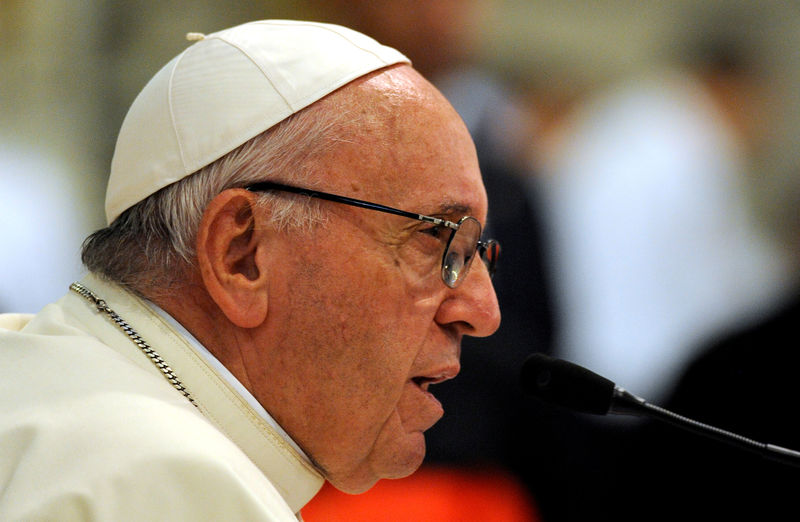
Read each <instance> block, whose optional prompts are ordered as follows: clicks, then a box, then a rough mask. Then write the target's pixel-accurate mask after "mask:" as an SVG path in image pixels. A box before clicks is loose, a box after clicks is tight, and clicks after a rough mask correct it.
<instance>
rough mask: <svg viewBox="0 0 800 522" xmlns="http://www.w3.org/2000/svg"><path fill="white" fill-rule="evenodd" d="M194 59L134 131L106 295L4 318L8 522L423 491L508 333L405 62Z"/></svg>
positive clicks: (119, 151) (4, 510)
mask: <svg viewBox="0 0 800 522" xmlns="http://www.w3.org/2000/svg"><path fill="white" fill-rule="evenodd" d="M193 38H194V39H196V40H198V41H197V42H196V43H195V44H193V45H192V46H190V47H189V48H188V49H187V50H186V51H185V52H184V53H182V54H181V55H179V56H178V57H176V58H175V59H174V60H173V61H171V62H170V63H169V64H167V65H166V66H165V67H164V68H163V69H162V70H161V71H160V72H159V73H158V74H156V76H155V77H154V78H153V79H152V80H151V81H150V82H149V83H148V85H147V86H146V87H145V88H144V90H143V91H142V92H141V93H140V95H139V96H138V97H137V99H136V101H134V103H133V105H132V107H131V109H130V111H129V113H128V115H127V116H126V118H125V121H124V123H123V125H122V129H121V131H120V136H119V139H118V142H117V147H116V150H115V154H114V159H113V161H112V166H111V177H110V180H109V185H108V192H107V198H106V212H107V217H108V222H109V226H108V227H107V228H104V229H102V230H100V231H98V232H96V233H94V234H93V235H92V236H90V237H89V238H88V239H87V241H86V242H85V243H84V250H83V260H84V263H85V264H86V266H87V268H88V269H89V271H90V273H89V275H88V276H87V277H86V278H85V279H84V280H83V281H81V282H79V283H74V284H73V285H72V286H71V287H70V288H71V291H70V292H68V293H67V295H66V296H65V297H63V298H62V299H61V300H60V301H58V302H57V303H55V304H52V305H49V306H47V307H45V308H44V309H43V310H42V311H41V312H40V313H39V314H38V315H36V316H35V317H33V318H31V317H23V316H5V317H2V319H0V321H2V323H1V324H3V326H4V327H5V330H0V332H2V333H0V372H1V375H2V378H0V491H1V492H2V493H0V519H3V520H17V519H25V520H28V519H37V520H39V519H58V520H72V519H103V520H126V519H134V520H154V519H159V520H164V519H173V520H174V519H179V520H183V519H186V520H189V519H191V520H200V519H203V520H295V516H296V514H297V513H298V512H299V511H300V508H301V507H302V506H303V505H304V504H305V503H306V502H307V501H308V500H309V499H310V498H311V497H313V496H314V494H315V493H316V492H317V490H318V489H319V488H320V486H321V485H322V483H323V480H328V481H330V482H331V483H332V484H333V485H334V486H336V487H337V488H339V489H341V490H343V491H347V492H352V493H356V492H361V491H364V490H366V489H368V488H369V487H371V486H372V485H373V484H374V483H375V482H376V481H377V480H378V479H380V478H384V477H387V478H391V477H403V476H406V475H408V474H410V473H412V472H413V471H414V470H415V469H416V468H417V467H418V466H419V465H420V463H421V461H422V459H423V456H424V453H425V441H424V436H423V432H424V431H425V430H426V429H428V428H429V427H431V425H433V424H434V423H435V422H436V421H437V420H438V419H439V418H440V417H441V415H442V413H443V412H442V409H441V406H440V405H439V403H438V402H437V401H436V399H435V398H434V397H433V395H432V394H431V393H430V391H429V386H430V385H431V384H434V383H437V382H440V381H442V380H445V379H449V378H452V377H454V376H455V375H456V374H457V373H458V370H459V349H460V348H459V346H460V341H461V338H462V337H463V336H464V335H472V336H486V335H489V334H491V333H492V332H493V331H494V330H496V329H497V327H498V325H499V320H500V315H499V310H498V306H497V301H496V297H495V294H494V290H493V288H492V284H491V281H490V274H491V271H492V269H493V268H494V263H495V260H496V257H497V254H498V252H499V247H498V246H497V244H496V243H495V242H493V241H483V240H481V239H480V235H481V224H482V223H483V221H484V220H485V216H486V212H487V208H486V207H487V203H486V194H485V191H484V188H483V185H482V182H481V176H480V172H479V170H478V167H477V161H476V158H475V152H474V148H473V146H472V142H471V140H470V137H469V135H468V133H467V131H466V129H465V128H464V125H463V124H462V122H461V121H460V119H459V118H458V116H457V115H456V113H455V112H454V111H453V109H452V108H451V107H450V106H449V104H448V103H447V102H446V101H445V100H444V99H443V97H442V96H441V95H440V94H439V93H438V92H437V91H436V90H435V89H434V88H433V87H432V86H431V85H430V84H429V83H428V82H427V81H425V80H424V79H423V78H422V77H421V76H420V75H419V74H418V73H416V72H415V71H414V69H412V68H411V67H410V65H409V64H408V62H407V60H406V59H405V58H404V57H403V56H402V55H401V54H400V53H398V52H397V51H395V50H393V49H390V48H387V47H384V46H381V45H379V44H378V43H376V42H375V41H373V40H371V39H369V38H367V37H365V36H364V35H361V34H359V33H356V32H353V31H350V30H347V29H345V28H342V27H338V26H331V25H324V24H314V23H305V22H289V21H262V22H253V23H250V24H245V25H242V26H239V27H235V28H232V29H228V30H225V31H221V32H219V33H214V34H211V35H208V36H203V35H193ZM400 209H402V210H400ZM476 256H478V257H480V258H481V260H482V261H483V262H476V263H473V262H472V261H473V259H474V257H476Z"/></svg>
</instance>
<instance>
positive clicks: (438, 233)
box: [419, 225, 447, 239]
mask: <svg viewBox="0 0 800 522" xmlns="http://www.w3.org/2000/svg"><path fill="white" fill-rule="evenodd" d="M446 228H447V227H443V226H441V225H434V226H432V227H427V228H422V229H420V230H419V231H420V232H422V233H423V234H427V235H429V236H431V237H435V238H436V239H443V238H444V237H445V234H447V231H446V230H445V229H446Z"/></svg>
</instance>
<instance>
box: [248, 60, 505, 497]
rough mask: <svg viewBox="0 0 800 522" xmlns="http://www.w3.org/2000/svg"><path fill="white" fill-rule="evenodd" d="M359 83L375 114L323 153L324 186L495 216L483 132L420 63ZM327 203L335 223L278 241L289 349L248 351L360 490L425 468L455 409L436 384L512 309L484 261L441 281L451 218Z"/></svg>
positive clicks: (273, 400)
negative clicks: (440, 225) (421, 71)
mask: <svg viewBox="0 0 800 522" xmlns="http://www.w3.org/2000/svg"><path fill="white" fill-rule="evenodd" d="M348 88H352V89H353V90H354V92H355V93H356V94H357V97H356V99H357V100H359V107H357V110H359V111H360V110H362V108H363V110H364V111H367V114H368V115H367V116H366V117H365V118H364V119H363V121H361V120H359V121H361V124H360V126H359V132H358V133H354V135H353V136H352V137H351V138H348V139H347V140H345V143H344V144H343V145H341V146H340V147H338V148H337V149H336V151H335V152H334V153H333V154H332V155H331V157H329V158H327V159H326V160H325V161H323V162H321V167H320V168H324V169H325V170H326V172H325V173H324V179H325V182H324V183H325V185H324V186H317V187H315V188H318V189H320V190H324V191H327V192H333V193H337V194H341V195H345V196H351V197H355V198H359V199H365V200H368V201H372V202H375V203H382V204H386V205H390V206H393V207H397V208H401V209H403V210H408V211H411V212H415V213H416V212H419V213H421V214H426V215H432V216H437V217H443V218H446V219H448V220H451V221H456V222H457V221H458V219H460V218H461V217H463V216H465V215H472V216H474V217H476V218H477V219H478V220H479V221H480V222H481V223H483V224H485V219H486V211H487V208H486V207H487V203H486V195H485V191H484V188H483V184H482V181H481V177H480V172H479V170H478V165H477V160H476V157H475V151H474V147H473V145H472V141H471V140H470V138H469V134H468V132H467V130H466V129H465V128H464V125H463V123H462V122H461V120H460V118H459V117H458V116H457V114H456V113H455V112H454V111H453V109H452V108H451V107H450V106H449V104H447V103H446V102H445V101H444V99H443V98H441V96H440V95H439V94H438V92H436V91H435V90H434V89H433V88H432V87H431V86H430V85H429V84H428V83H427V82H425V80H423V79H422V78H421V77H420V76H419V75H417V73H415V72H414V71H413V70H412V69H411V68H410V67H398V68H393V69H390V70H388V71H386V72H383V73H381V74H378V75H375V76H371V77H369V79H367V80H364V81H361V82H358V83H357V84H356V85H351V86H348ZM389 104H391V107H388V105H389ZM375 107H377V108H375ZM321 204H322V205H323V211H324V212H325V213H326V215H327V216H328V221H327V223H326V224H325V225H324V226H321V227H318V228H316V229H315V230H313V231H312V232H310V233H308V234H302V235H296V236H291V235H289V236H287V237H286V239H285V241H284V242H282V244H281V245H276V246H275V248H277V249H279V250H281V251H282V250H284V249H285V255H283V254H281V255H282V256H283V259H286V265H285V266H284V267H283V268H285V271H282V273H281V277H280V278H278V277H277V276H276V278H275V279H274V282H271V284H270V304H269V306H270V310H269V314H268V319H267V330H268V331H269V335H270V337H271V339H270V342H271V344H272V345H273V346H274V347H275V350H277V352H275V353H276V354H277V356H276V357H273V358H271V359H270V363H269V365H267V364H265V363H264V362H263V361H256V360H253V361H248V362H247V364H248V368H249V369H248V374H249V378H250V382H251V383H252V385H253V387H254V388H255V389H254V394H255V395H256V397H257V398H258V399H259V400H260V401H261V402H262V404H264V405H265V407H266V408H267V409H268V410H269V411H270V413H271V414H272V415H273V416H275V418H276V419H277V420H278V422H279V423H280V424H281V425H282V426H283V427H284V428H285V429H286V430H287V431H288V432H289V433H290V435H291V436H292V437H293V438H294V439H295V440H296V441H297V442H298V443H299V444H300V445H301V446H302V447H303V449H304V450H305V451H306V452H307V453H308V454H309V455H310V457H311V458H312V459H313V460H314V461H315V463H316V464H317V465H319V466H320V467H321V468H322V469H323V471H324V472H325V473H326V477H327V478H328V479H329V480H330V481H331V482H332V483H333V484H334V485H335V486H337V487H339V488H340V489H343V490H345V491H350V492H360V491H363V490H365V489H367V488H369V487H370V486H371V485H372V484H374V482H375V481H376V480H377V479H379V478H384V477H386V478H388V477H393V478H396V477H402V476H406V475H408V474H410V473H412V472H413V471H414V470H416V469H417V467H419V465H420V464H421V462H422V459H423V457H424V454H425V440H424V436H423V432H424V431H425V430H427V429H428V428H430V427H431V426H432V425H433V424H434V423H435V422H436V421H437V420H439V418H440V417H441V416H442V414H443V411H442V407H441V405H440V404H439V402H438V401H437V400H436V399H435V398H434V397H433V395H431V393H430V392H429V390H428V386H429V385H430V384H432V383H436V382H439V381H441V380H444V379H448V378H452V377H454V376H455V375H456V374H457V373H458V370H459V352H460V342H461V338H462V336H463V335H476V336H486V335H489V334H491V333H493V332H494V331H495V330H496V329H497V327H498V325H499V321H500V313H499V309H498V306H497V299H496V297H495V294H494V290H493V288H492V286H491V282H490V280H489V275H488V273H487V271H486V268H485V267H484V266H483V264H482V263H481V262H480V261H479V260H478V261H476V262H475V263H473V265H472V268H471V270H470V273H469V274H468V275H467V277H466V279H465V280H464V282H463V283H462V284H461V285H460V286H458V287H457V288H455V289H451V288H448V287H447V286H445V284H444V283H443V282H442V279H441V276H440V269H441V261H442V255H443V253H444V248H445V242H446V239H447V237H449V230H448V229H436V227H433V226H432V225H430V224H426V223H422V222H418V221H415V220H412V219H408V218H404V217H400V216H393V215H388V214H383V213H380V212H375V211H372V210H368V209H362V208H354V207H350V206H346V205H341V204H336V203H331V202H323V203H321ZM276 345H277V346H276ZM259 363H260V364H259ZM266 366H269V367H266ZM256 368H258V370H254V371H252V373H251V370H252V369H256Z"/></svg>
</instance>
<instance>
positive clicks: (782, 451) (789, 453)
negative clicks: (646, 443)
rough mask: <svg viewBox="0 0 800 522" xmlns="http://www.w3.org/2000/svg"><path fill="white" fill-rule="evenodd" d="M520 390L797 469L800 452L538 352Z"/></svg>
mask: <svg viewBox="0 0 800 522" xmlns="http://www.w3.org/2000/svg"><path fill="white" fill-rule="evenodd" d="M520 381H521V383H522V389H523V390H524V391H525V392H526V393H528V394H530V395H533V396H534V397H538V398H539V399H542V400H544V401H545V402H549V403H551V404H556V405H558V406H562V407H565V408H568V409H570V410H575V411H580V412H583V413H593V414H595V415H606V414H609V413H614V414H623V415H637V416H648V417H652V418H655V419H658V420H660V421H663V422H666V423H669V424H672V425H673V426H677V427H679V428H683V429H686V430H689V431H692V432H694V433H697V434H700V435H704V436H707V437H711V438H713V439H716V440H718V441H721V442H725V443H728V444H732V445H734V446H736V447H739V448H742V449H745V450H748V451H752V452H755V453H758V454H759V455H761V456H762V457H766V458H769V459H772V460H776V461H778V462H783V463H785V464H791V465H793V466H800V452H797V451H794V450H791V449H787V448H783V447H781V446H775V445H774V444H765V443H763V442H758V441H755V440H752V439H748V438H747V437H743V436H741V435H738V434H736V433H732V432H730V431H725V430H722V429H719V428H715V427H714V426H709V425H708V424H703V423H702V422H698V421H695V420H692V419H689V418H687V417H684V416H682V415H678V414H677V413H673V412H671V411H669V410H665V409H664V408H661V407H660V406H656V405H654V404H650V403H648V402H647V401H646V400H644V399H642V398H641V397H637V396H636V395H633V394H632V393H630V392H628V391H626V390H625V389H624V388H621V387H619V386H617V385H616V384H614V383H613V382H611V381H610V380H608V379H606V378H605V377H602V376H600V375H597V374H596V373H594V372H592V371H589V370H587V369H586V368H583V367H581V366H578V365H577V364H574V363H571V362H568V361H564V360H561V359H555V358H553V357H549V356H547V355H544V354H541V353H535V354H533V355H531V356H529V357H528V359H527V360H526V361H525V363H524V364H523V365H522V372H521V374H520Z"/></svg>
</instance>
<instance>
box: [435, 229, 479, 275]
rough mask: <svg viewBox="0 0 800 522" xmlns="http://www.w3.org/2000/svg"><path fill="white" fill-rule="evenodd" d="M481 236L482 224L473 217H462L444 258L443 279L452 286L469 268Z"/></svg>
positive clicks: (451, 237)
mask: <svg viewBox="0 0 800 522" xmlns="http://www.w3.org/2000/svg"><path fill="white" fill-rule="evenodd" d="M480 237H481V224H480V223H479V222H478V220H477V219H475V218H473V217H465V218H464V219H462V220H461V221H460V222H459V227H458V230H455V231H453V235H452V236H450V241H449V242H448V245H447V249H446V250H445V253H444V259H443V260H442V280H444V283H445V284H446V285H447V286H449V287H450V288H455V287H456V286H457V285H458V284H459V283H460V282H461V281H462V280H463V278H464V276H465V275H466V273H467V271H468V270H469V267H470V265H471V264H472V258H473V257H475V252H476V250H477V247H478V241H479V240H480Z"/></svg>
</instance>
